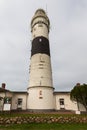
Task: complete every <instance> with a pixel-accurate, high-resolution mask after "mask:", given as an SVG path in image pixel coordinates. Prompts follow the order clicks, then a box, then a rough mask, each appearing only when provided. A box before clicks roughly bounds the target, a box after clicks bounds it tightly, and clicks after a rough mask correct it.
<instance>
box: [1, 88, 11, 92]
mask: <svg viewBox="0 0 87 130" xmlns="http://www.w3.org/2000/svg"><path fill="white" fill-rule="evenodd" d="M0 92H11V91H9V90H7V89H4V88H0Z"/></svg>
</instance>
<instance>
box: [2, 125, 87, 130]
mask: <svg viewBox="0 0 87 130" xmlns="http://www.w3.org/2000/svg"><path fill="white" fill-rule="evenodd" d="M2 129H3V130H87V124H58V123H55V124H47V123H44V124H35V123H31V124H21V125H11V126H9V125H8V126H3V127H0V130H2Z"/></svg>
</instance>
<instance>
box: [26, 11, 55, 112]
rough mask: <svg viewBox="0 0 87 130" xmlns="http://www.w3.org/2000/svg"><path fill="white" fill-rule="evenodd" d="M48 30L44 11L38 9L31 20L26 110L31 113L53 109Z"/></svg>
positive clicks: (47, 21)
mask: <svg viewBox="0 0 87 130" xmlns="http://www.w3.org/2000/svg"><path fill="white" fill-rule="evenodd" d="M49 29H50V21H49V19H48V17H47V15H46V13H45V11H44V10H43V9H38V10H37V11H36V12H35V14H34V17H33V18H32V20H31V33H32V43H31V45H32V48H31V61H30V68H29V87H28V89H27V90H28V93H29V95H28V102H27V104H28V105H27V109H29V110H32V111H38V110H39V111H40V110H41V111H45V110H48V111H49V110H53V109H54V103H53V102H54V100H53V90H54V88H53V83H52V70H51V59H50V47H49Z"/></svg>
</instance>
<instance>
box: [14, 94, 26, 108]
mask: <svg viewBox="0 0 87 130" xmlns="http://www.w3.org/2000/svg"><path fill="white" fill-rule="evenodd" d="M18 98H22V99H23V102H22V110H26V107H27V94H26V93H24V94H23V93H21V92H20V93H13V97H12V109H13V110H15V109H17V101H18Z"/></svg>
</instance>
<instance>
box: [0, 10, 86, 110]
mask: <svg viewBox="0 0 87 130" xmlns="http://www.w3.org/2000/svg"><path fill="white" fill-rule="evenodd" d="M49 31H50V21H49V18H48V17H47V15H46V13H45V11H44V10H42V9H38V10H37V11H36V12H35V15H34V17H33V18H32V21H31V33H32V42H31V44H32V48H31V61H30V68H29V71H30V72H29V77H30V78H29V86H28V88H27V91H26V92H17V91H15V92H13V91H9V90H6V89H5V84H2V87H1V88H0V110H1V111H2V110H10V109H11V110H29V111H54V110H69V111H77V110H78V107H77V102H72V101H71V100H70V92H54V88H53V81H52V68H51V58H50V45H49ZM80 110H81V111H85V109H84V107H83V106H82V105H81V104H80Z"/></svg>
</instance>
